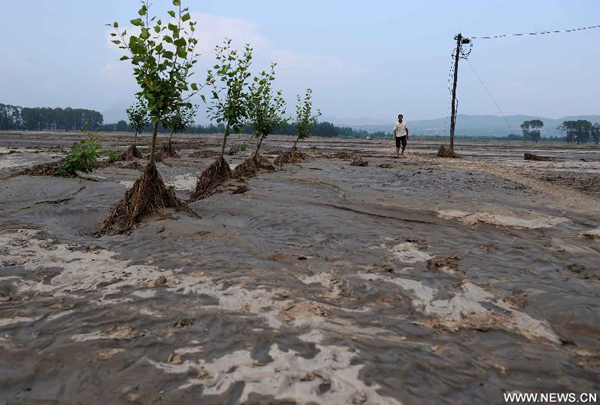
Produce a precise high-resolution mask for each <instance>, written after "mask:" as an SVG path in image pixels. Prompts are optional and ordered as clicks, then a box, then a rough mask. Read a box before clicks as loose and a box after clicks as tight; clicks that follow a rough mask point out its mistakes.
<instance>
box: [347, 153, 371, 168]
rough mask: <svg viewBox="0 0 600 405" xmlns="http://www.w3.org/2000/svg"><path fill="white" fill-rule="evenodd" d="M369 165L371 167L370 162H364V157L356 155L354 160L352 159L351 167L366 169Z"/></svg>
mask: <svg viewBox="0 0 600 405" xmlns="http://www.w3.org/2000/svg"><path fill="white" fill-rule="evenodd" d="M368 165H369V162H367V161H366V160H363V158H362V156H360V155H355V156H354V158H353V159H352V162H350V166H358V167H365V166H368Z"/></svg>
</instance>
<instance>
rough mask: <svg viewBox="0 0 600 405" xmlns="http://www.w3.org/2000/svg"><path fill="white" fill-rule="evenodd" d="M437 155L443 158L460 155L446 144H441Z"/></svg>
mask: <svg viewBox="0 0 600 405" xmlns="http://www.w3.org/2000/svg"><path fill="white" fill-rule="evenodd" d="M437 156H438V157H443V158H457V157H458V155H457V154H456V152H454V150H452V149H450V148H446V147H445V146H444V145H440V148H439V149H438V153H437Z"/></svg>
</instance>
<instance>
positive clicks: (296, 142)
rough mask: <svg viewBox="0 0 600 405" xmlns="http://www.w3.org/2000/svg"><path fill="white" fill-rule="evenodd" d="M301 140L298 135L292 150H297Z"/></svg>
mask: <svg viewBox="0 0 600 405" xmlns="http://www.w3.org/2000/svg"><path fill="white" fill-rule="evenodd" d="M299 140H300V135H298V136H297V137H296V140H295V141H294V146H292V150H294V149H296V145H297V144H298V141H299Z"/></svg>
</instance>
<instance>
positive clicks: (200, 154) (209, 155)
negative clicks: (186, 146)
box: [190, 149, 221, 158]
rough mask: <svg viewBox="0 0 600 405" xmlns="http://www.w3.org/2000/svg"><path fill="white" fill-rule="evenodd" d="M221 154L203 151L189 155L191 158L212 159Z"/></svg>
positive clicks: (213, 151)
mask: <svg viewBox="0 0 600 405" xmlns="http://www.w3.org/2000/svg"><path fill="white" fill-rule="evenodd" d="M220 154H221V152H219V151H218V150H210V149H203V150H197V151H196V152H193V153H191V154H190V157H191V158H214V157H217V156H219V155H220Z"/></svg>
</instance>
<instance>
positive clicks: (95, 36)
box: [0, 0, 600, 122]
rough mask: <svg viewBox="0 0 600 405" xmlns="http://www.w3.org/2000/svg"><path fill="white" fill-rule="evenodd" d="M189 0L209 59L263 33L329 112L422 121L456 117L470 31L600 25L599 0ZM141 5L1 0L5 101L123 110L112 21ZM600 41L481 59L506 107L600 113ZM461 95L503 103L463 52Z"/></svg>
mask: <svg viewBox="0 0 600 405" xmlns="http://www.w3.org/2000/svg"><path fill="white" fill-rule="evenodd" d="M169 4H170V1H167V0H154V5H155V7H154V13H155V14H157V15H159V16H164V15H165V10H166V8H167V6H168V5H169ZM184 4H185V5H188V6H189V7H190V9H191V11H192V12H193V13H194V17H193V18H195V19H196V20H197V21H198V26H199V37H200V41H201V44H202V47H201V51H202V53H203V54H204V57H202V58H201V59H200V62H199V65H200V66H201V67H206V66H208V65H209V64H210V62H211V55H212V53H213V52H212V49H213V47H214V45H215V44H217V43H219V42H221V41H222V39H223V38H224V37H230V38H232V39H233V41H234V42H235V43H239V44H242V43H243V42H251V43H252V45H253V46H254V47H255V49H256V60H255V65H256V66H255V68H256V70H258V69H265V68H266V67H267V66H268V63H269V62H270V61H275V62H278V63H279V67H278V80H277V82H278V87H279V88H281V89H283V90H284V92H285V93H286V96H287V99H288V100H289V101H292V102H293V99H294V96H295V94H297V93H299V92H303V91H304V89H306V88H307V87H311V88H313V90H314V101H315V106H316V107H318V108H320V109H321V110H322V112H323V114H324V116H334V117H339V118H358V117H370V118H374V119H378V120H383V121H385V122H389V121H392V120H393V117H394V116H395V114H397V112H399V111H401V112H403V113H404V114H405V116H407V117H410V118H411V119H412V120H415V119H426V118H439V117H444V116H446V113H447V108H448V98H449V96H448V91H447V83H448V70H449V67H450V54H451V51H452V48H453V46H454V40H453V37H454V34H456V33H457V32H459V30H460V31H462V33H463V35H465V36H479V35H487V34H504V33H513V32H529V31H544V30H550V29H557V28H572V27H581V26H589V25H597V24H600V1H599V0H571V1H566V0H543V1H541V0H539V1H538V0H535V1H534V0H519V1H509V0H506V1H500V0H496V1H491V0H490V1H482V0H480V1H441V0H436V1H433V0H431V1H423V0H420V1H416V0H415V1H410V2H409V1H398V0H369V1H351V0H345V1H342V0H319V1H315V0H303V1H282V0H279V1H275V0H264V1H260V0H253V1H248V0H229V1H216V0H203V1H201V0H191V1H190V0H187V1H186V0H184ZM138 8H139V2H138V1H135V0H102V1H100V0H85V1H82V0H0V38H2V39H1V40H0V55H1V57H0V102H1V103H7V104H17V105H22V106H29V107H33V106H50V107H67V106H71V107H82V108H92V109H96V110H99V111H102V112H108V111H112V112H113V113H112V114H111V115H110V116H114V112H115V111H122V110H124V108H125V107H126V106H127V105H128V104H130V102H131V101H132V100H133V94H134V93H135V91H136V85H135V82H134V81H133V79H132V77H131V74H130V72H131V70H130V69H131V68H130V65H129V64H128V63H127V62H120V61H119V60H118V58H119V53H118V52H117V50H116V49H115V47H114V46H113V45H112V44H111V43H110V42H109V41H108V28H107V27H106V26H105V23H107V22H112V21H119V22H120V23H121V25H126V24H127V23H128V21H129V20H130V19H131V18H134V17H135V16H136V12H137V9H138ZM599 44H600V29H599V30H591V31H584V32H579V33H572V34H556V35H545V36H541V37H516V38H504V39H497V40H479V41H475V42H474V48H473V52H472V54H471V57H470V60H471V63H472V64H473V66H474V67H475V69H477V71H478V73H479V75H480V76H481V78H482V79H483V81H484V82H485V84H486V85H487V87H488V89H489V90H490V92H491V93H492V95H493V96H494V97H495V99H496V100H497V102H498V104H499V105H500V107H501V108H502V110H503V111H504V113H505V114H530V115H541V116H547V117H552V118H558V117H561V116H565V115H579V114H599V113H600V46H599ZM199 75H202V76H203V73H201V72H199ZM459 102H460V104H459V112H460V113H463V114H494V115H497V114H498V112H497V109H496V107H495V106H494V104H493V103H492V101H491V100H490V99H489V97H488V95H487V94H486V93H485V92H484V90H483V88H482V87H481V85H480V83H479V81H478V80H477V78H476V77H475V75H474V74H473V72H472V70H471V68H470V67H469V65H468V64H467V63H464V62H461V66H460V69H459ZM201 109H204V108H203V107H202V106H201ZM291 111H292V109H289V112H291ZM200 116H202V114H200ZM390 117H391V118H390Z"/></svg>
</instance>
